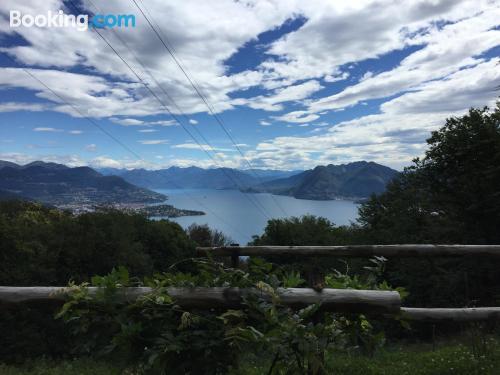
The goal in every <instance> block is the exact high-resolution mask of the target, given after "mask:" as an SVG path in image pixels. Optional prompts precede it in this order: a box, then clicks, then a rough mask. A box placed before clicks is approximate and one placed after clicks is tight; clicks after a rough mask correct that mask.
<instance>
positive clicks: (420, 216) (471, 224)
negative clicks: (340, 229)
mask: <svg viewBox="0 0 500 375" xmlns="http://www.w3.org/2000/svg"><path fill="white" fill-rule="evenodd" d="M427 144H428V145H429V149H428V150H427V151H426V153H425V157H424V158H423V159H422V160H420V159H415V160H414V165H413V166H411V167H410V168H407V169H406V170H405V171H404V172H403V173H402V174H401V175H400V176H399V177H398V178H396V179H395V180H394V181H393V182H392V183H390V184H389V186H388V188H387V191H386V192H385V193H383V194H381V195H379V196H373V197H371V199H370V200H369V201H368V202H367V203H365V204H364V205H363V206H362V207H361V209H360V219H359V222H360V224H361V225H362V226H363V227H364V228H365V229H366V230H368V231H369V232H370V233H371V235H372V239H374V240H377V242H383V243H391V242H392V243H394V242H402V241H405V242H408V241H410V242H422V243H425V242H432V243H452V242H460V243H476V244H488V243H500V231H499V230H498V228H499V227H500V188H499V186H500V105H497V108H496V109H495V110H494V111H493V112H491V111H489V110H488V109H487V108H483V109H470V110H469V113H468V114H466V115H464V116H462V117H452V118H449V119H447V120H446V124H445V125H444V126H443V127H442V128H441V129H439V130H438V131H435V132H433V133H432V135H431V137H430V138H429V139H428V140H427Z"/></svg>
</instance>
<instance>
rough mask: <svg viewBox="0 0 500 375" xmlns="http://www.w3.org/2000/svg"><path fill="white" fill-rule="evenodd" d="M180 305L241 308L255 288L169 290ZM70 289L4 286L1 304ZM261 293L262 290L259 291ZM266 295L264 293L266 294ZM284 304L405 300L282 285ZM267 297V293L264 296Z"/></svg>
mask: <svg viewBox="0 0 500 375" xmlns="http://www.w3.org/2000/svg"><path fill="white" fill-rule="evenodd" d="M88 289H89V293H90V294H95V293H96V292H97V291H98V288H96V287H89V288H88ZM167 291H168V294H169V295H170V296H171V297H172V298H173V299H174V300H175V302H176V304H178V305H179V306H181V307H184V308H204V309H206V308H238V307H241V306H242V298H243V297H244V296H245V295H248V294H249V293H255V292H258V291H256V290H255V289H243V288H241V289H240V288H223V287H219V288H200V287H197V288H177V287H171V288H168V289H167ZM151 292H152V289H151V288H147V287H136V288H122V289H120V290H119V292H118V294H117V298H118V300H119V301H120V300H121V301H123V302H127V301H129V302H130V301H134V300H136V299H137V298H139V297H141V296H145V295H147V294H149V293H151ZM68 293H71V289H70V288H64V287H8V286H3V287H0V303H20V302H34V301H56V302H61V303H62V302H64V301H65V300H66V299H67V297H68ZM258 293H260V292H258ZM263 295H264V294H263ZM278 295H279V297H280V301H281V303H283V304H284V305H287V306H292V307H305V306H308V305H311V304H314V303H321V307H322V309H324V310H325V311H339V312H359V313H363V312H364V313H368V312H370V313H381V314H387V313H391V314H394V313H397V312H399V309H400V305H401V299H400V296H399V293H398V292H394V291H378V290H355V289H323V290H322V291H320V292H318V291H315V290H314V289H310V288H279V289H278ZM264 296H265V295H264Z"/></svg>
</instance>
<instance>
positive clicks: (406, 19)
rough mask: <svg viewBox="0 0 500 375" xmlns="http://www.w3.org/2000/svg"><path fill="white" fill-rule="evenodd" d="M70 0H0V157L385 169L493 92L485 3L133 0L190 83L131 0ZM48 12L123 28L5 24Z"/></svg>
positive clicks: (496, 50) (490, 16)
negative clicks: (360, 163) (15, 15)
mask: <svg viewBox="0 0 500 375" xmlns="http://www.w3.org/2000/svg"><path fill="white" fill-rule="evenodd" d="M72 1H73V3H74V4H75V5H76V6H77V7H78V9H75V8H74V5H73V4H71V2H63V1H61V0H44V1H39V0H22V1H20V0H2V1H1V2H0V159H4V160H11V161H15V162H19V163H26V162H29V161H32V160H47V161H57V162H63V163H66V164H69V165H82V164H89V165H92V166H95V167H128V168H132V167H147V168H160V167H164V166H169V165H180V166H187V165H197V166H205V167H206V166H221V165H224V166H231V167H241V168H246V167H248V165H249V164H250V165H252V166H254V167H259V168H279V169H301V168H310V167H313V166H315V165H318V164H329V163H333V164H340V163H346V162H351V161H356V160H371V161H376V162H379V163H382V164H385V165H389V166H392V167H395V168H401V167H403V166H404V165H408V164H409V163H410V162H411V160H412V159H413V158H414V157H416V156H419V155H421V154H422V153H423V151H424V150H425V139H426V138H427V137H428V136H429V132H430V131H431V130H433V129H436V128H437V127H439V126H440V125H442V124H443V123H444V121H445V119H446V117H449V116H451V115H460V114H462V113H464V111H466V110H467V109H468V108H469V107H471V106H484V105H489V106H493V105H494V103H495V101H496V99H497V98H498V96H499V91H498V90H497V89H496V88H497V87H498V86H499V85H500V64H499V61H500V27H499V24H500V21H499V20H500V1H499V0H484V1H483V0H471V1H460V0H420V1H418V0H404V1H403V0H379V1H372V0H356V1H333V0H311V1H303V0H297V1H294V0H247V1H231V0H213V1H206V0H183V1H175V0H168V1H166V0H147V1H140V0H137V4H138V5H139V6H140V7H141V8H142V11H143V12H144V13H145V14H146V16H148V17H149V18H150V21H151V22H152V24H153V26H155V27H156V28H157V31H158V33H159V34H160V36H162V39H163V42H165V43H166V44H167V46H171V50H172V51H173V54H174V56H175V57H176V59H177V62H178V63H179V64H180V66H181V67H182V68H183V70H184V72H186V74H187V76H188V77H189V79H190V80H191V82H192V83H193V85H194V87H193V85H192V84H191V82H190V80H188V78H187V77H186V75H184V73H183V71H182V70H181V69H180V68H179V66H178V64H177V62H176V61H174V59H173V58H172V56H171V54H170V53H169V51H168V50H167V48H165V46H164V45H163V43H162V41H161V40H160V39H159V38H158V37H157V35H156V34H155V32H154V31H153V29H152V28H151V27H150V25H149V24H148V22H147V20H146V19H145V17H144V16H143V15H142V13H141V11H140V10H139V9H138V8H137V7H136V5H135V4H134V2H133V0H105V1H100V0H83V1H78V0H72ZM60 9H62V10H63V11H64V12H65V13H73V14H80V13H81V14H91V15H92V14H95V13H101V14H108V13H109V14H132V15H134V16H135V17H136V27H134V28H132V27H129V28H120V29H114V30H100V33H101V34H102V37H103V38H102V37H101V36H99V35H98V34H97V33H96V32H95V31H92V30H87V31H78V30H77V29H75V28H71V27H68V28H37V27H31V28H28V27H17V28H12V27H10V25H9V12H10V11H12V10H19V11H21V12H22V13H23V14H31V15H37V14H47V12H48V11H49V10H51V11H53V12H57V11H58V10H60ZM107 43H109V45H108V44H107ZM110 45H111V47H110ZM113 49H114V50H115V51H116V52H117V53H118V54H119V55H120V56H121V58H122V59H123V60H122V59H120V57H119V56H117V54H116V53H115V52H114V51H113ZM138 76H139V77H140V80H139V78H138ZM195 88H196V89H197V90H198V92H199V93H201V95H202V96H203V98H205V99H206V100H205V101H204V100H202V98H200V96H199V95H198V93H197V92H196V90H195ZM167 108H168V111H170V112H171V113H173V114H174V117H175V118H173V117H172V116H171V115H170V114H169V113H168V111H167ZM209 108H210V109H209ZM210 112H213V113H215V114H216V115H217V118H215V117H214V116H213V115H212V114H211V113H210ZM217 120H219V121H220V123H222V125H224V128H222V127H221V124H220V123H219V121H217ZM179 122H180V124H179ZM235 144H236V145H237V146H235ZM242 155H243V156H242Z"/></svg>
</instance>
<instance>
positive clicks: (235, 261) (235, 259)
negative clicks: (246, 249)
mask: <svg viewBox="0 0 500 375" xmlns="http://www.w3.org/2000/svg"><path fill="white" fill-rule="evenodd" d="M229 246H231V247H239V246H240V244H239V243H232V244H231V245H229ZM239 266H240V251H239V250H235V249H233V252H232V253H231V267H233V268H239Z"/></svg>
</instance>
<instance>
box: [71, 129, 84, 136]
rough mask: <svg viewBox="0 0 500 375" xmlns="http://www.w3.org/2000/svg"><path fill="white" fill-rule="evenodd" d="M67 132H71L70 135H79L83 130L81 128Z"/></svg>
mask: <svg viewBox="0 0 500 375" xmlns="http://www.w3.org/2000/svg"><path fill="white" fill-rule="evenodd" d="M68 133H69V134H72V135H80V134H83V131H82V130H70V131H69V132H68Z"/></svg>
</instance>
